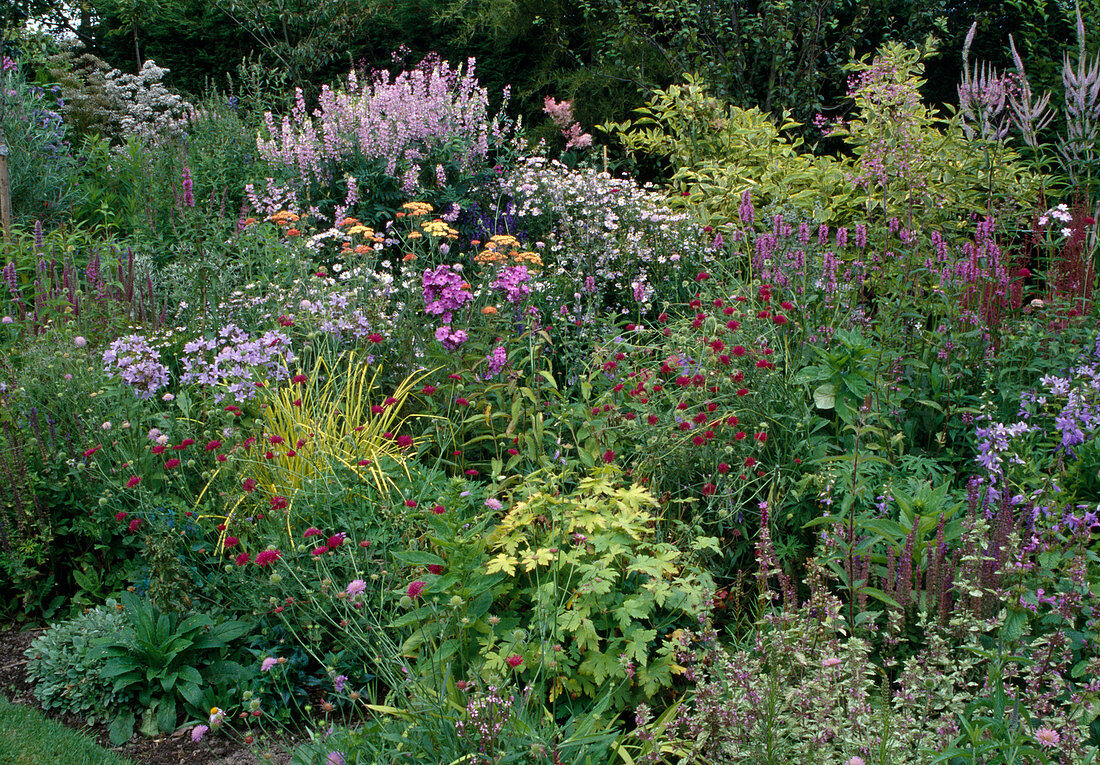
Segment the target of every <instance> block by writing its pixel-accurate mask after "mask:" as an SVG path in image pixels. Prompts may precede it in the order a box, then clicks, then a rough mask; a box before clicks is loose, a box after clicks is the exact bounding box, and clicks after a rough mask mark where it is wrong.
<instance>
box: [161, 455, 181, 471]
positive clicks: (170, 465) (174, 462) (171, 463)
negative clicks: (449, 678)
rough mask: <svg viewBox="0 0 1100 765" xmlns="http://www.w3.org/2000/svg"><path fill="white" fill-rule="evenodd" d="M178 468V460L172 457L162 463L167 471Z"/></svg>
mask: <svg viewBox="0 0 1100 765" xmlns="http://www.w3.org/2000/svg"><path fill="white" fill-rule="evenodd" d="M179 466H180V461H179V460H178V459H176V458H175V457H173V458H172V459H170V460H168V461H167V462H165V463H164V467H165V468H167V469H168V470H171V469H172V468H178V467H179Z"/></svg>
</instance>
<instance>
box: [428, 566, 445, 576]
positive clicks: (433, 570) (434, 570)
mask: <svg viewBox="0 0 1100 765" xmlns="http://www.w3.org/2000/svg"><path fill="white" fill-rule="evenodd" d="M428 573H429V574H435V575H436V576H439V575H440V574H442V573H443V566H441V565H439V564H438V563H429V564H428Z"/></svg>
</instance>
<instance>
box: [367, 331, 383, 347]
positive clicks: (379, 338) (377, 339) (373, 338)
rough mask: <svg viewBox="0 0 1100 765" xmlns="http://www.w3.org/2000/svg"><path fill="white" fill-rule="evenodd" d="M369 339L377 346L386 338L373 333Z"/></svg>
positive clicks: (368, 336)
mask: <svg viewBox="0 0 1100 765" xmlns="http://www.w3.org/2000/svg"><path fill="white" fill-rule="evenodd" d="M367 339H368V340H370V341H371V342H372V343H374V344H375V345H377V344H378V343H380V342H382V340H383V339H384V338H383V337H382V336H381V335H380V334H378V333H377V332H371V333H370V334H369V335H367Z"/></svg>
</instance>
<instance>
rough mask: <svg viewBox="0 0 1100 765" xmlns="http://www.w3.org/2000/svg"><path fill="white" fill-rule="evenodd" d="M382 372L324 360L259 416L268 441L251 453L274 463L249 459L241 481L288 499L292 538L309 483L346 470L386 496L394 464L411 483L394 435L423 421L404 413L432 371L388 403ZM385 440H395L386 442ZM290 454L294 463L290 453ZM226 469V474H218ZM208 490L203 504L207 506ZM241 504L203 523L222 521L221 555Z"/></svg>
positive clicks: (412, 379)
mask: <svg viewBox="0 0 1100 765" xmlns="http://www.w3.org/2000/svg"><path fill="white" fill-rule="evenodd" d="M380 371H381V370H380V369H379V368H372V367H371V366H369V365H367V364H357V363H356V357H355V354H354V353H351V354H348V355H346V356H341V357H340V358H339V359H338V360H337V361H336V362H335V363H334V364H332V365H329V364H328V363H326V362H325V361H323V360H321V361H319V362H318V363H317V365H316V366H314V368H313V371H312V373H311V374H310V375H309V378H308V379H307V380H306V382H304V383H301V384H290V385H283V386H281V387H280V388H278V389H276V390H270V391H269V392H268V395H267V400H266V402H265V405H264V407H263V409H262V410H261V419H262V422H263V426H264V430H263V438H262V440H259V439H258V440H257V442H256V443H255V444H254V445H253V446H252V451H253V452H255V451H259V452H260V453H261V454H262V453H263V452H264V451H267V450H270V451H272V452H274V453H275V457H274V458H273V459H270V460H268V459H263V458H260V459H253V460H250V461H249V462H248V463H247V467H246V468H245V470H244V475H245V476H246V477H250V478H252V479H254V480H255V481H256V492H257V494H261V493H263V494H266V495H268V496H270V497H276V496H281V497H286V499H287V501H288V506H287V507H286V509H285V510H284V512H285V513H286V533H287V537H288V539H290V540H293V539H294V533H293V530H292V528H291V520H292V517H293V509H294V499H295V496H296V495H297V494H298V493H299V492H300V491H301V490H302V489H303V488H304V487H305V486H306V485H307V484H309V483H311V482H314V481H318V480H330V479H334V478H335V472H336V471H337V470H338V469H339V468H344V469H346V470H347V471H349V472H350V473H351V474H353V475H355V476H356V477H357V478H358V479H359V480H360V481H363V482H366V483H370V484H371V485H373V487H374V488H375V489H377V490H378V492H379V493H380V494H385V493H386V492H387V491H388V490H390V489H392V488H393V486H394V483H393V479H392V477H391V476H390V475H389V474H387V472H386V469H385V466H386V465H390V466H392V465H396V466H397V467H398V468H399V469H400V470H402V471H403V472H404V473H405V475H406V476H408V467H407V466H406V464H405V463H406V454H405V450H403V449H402V448H401V447H399V446H398V445H397V436H398V435H400V434H401V429H402V428H403V427H404V426H405V425H406V424H407V423H408V422H409V421H410V420H412V419H414V418H417V417H420V416H423V415H413V416H400V414H399V412H400V411H401V409H402V408H403V406H404V404H405V401H406V399H407V398H408V397H409V395H410V394H412V392H413V390H414V388H415V387H416V385H417V384H418V383H419V382H420V381H421V380H423V379H424V378H425V377H426V376H427V375H428V374H429V372H419V373H416V374H413V375H410V376H409V377H406V378H405V380H404V381H403V382H402V383H401V384H400V385H398V386H397V389H396V390H394V391H393V392H392V393H390V394H389V395H388V396H387V395H383V394H381V393H380V392H379V391H378V388H377V386H376V382H377V380H378V375H379V374H380ZM389 397H392V398H393V399H395V403H393V404H390V405H388V406H385V408H384V410H383V411H382V412H381V413H376V414H375V413H372V412H371V406H372V405H375V404H379V405H382V404H384V401H385V399H386V398H389ZM299 401H300V404H298V403H297V402H299ZM386 433H390V434H391V435H392V437H391V438H385V437H384V434H386ZM270 436H279V437H281V438H282V439H283V442H282V443H281V444H278V445H277V446H272V445H271V444H270V443H269V441H268V438H269V437H270ZM299 440H301V441H303V443H302V445H301V446H298V445H297V443H298V441H299ZM414 447H415V443H414ZM290 450H293V452H294V455H293V456H290V455H289V454H288V451H290ZM382 463H385V465H383V464H382ZM222 469H225V468H220V469H219V470H218V471H217V472H221V470H222ZM217 472H216V473H215V474H214V476H213V477H212V478H211V480H210V483H213V481H214V479H215V478H216V477H217ZM210 483H208V484H207V487H206V488H204V489H203V493H202V494H200V495H199V499H198V501H201V500H202V496H203V495H204V494H205V493H206V489H208V488H209V487H210ZM243 500H244V497H243V496H242V497H240V498H238V499H236V500H235V501H234V502H233V503H232V506H231V507H230V508H229V509H228V511H227V512H226V514H225V515H224V516H203V517H217V518H219V519H221V520H222V523H223V524H224V528H223V530H222V532H221V534H220V535H219V538H218V545H217V552H218V553H220V552H221V551H222V550H224V547H225V538H226V536H227V535H228V534H229V529H230V527H231V525H232V520H233V517H234V514H235V513H236V512H237V509H238V508H239V507H240V505H241V503H242V501H243ZM198 501H197V502H196V504H197V503H198Z"/></svg>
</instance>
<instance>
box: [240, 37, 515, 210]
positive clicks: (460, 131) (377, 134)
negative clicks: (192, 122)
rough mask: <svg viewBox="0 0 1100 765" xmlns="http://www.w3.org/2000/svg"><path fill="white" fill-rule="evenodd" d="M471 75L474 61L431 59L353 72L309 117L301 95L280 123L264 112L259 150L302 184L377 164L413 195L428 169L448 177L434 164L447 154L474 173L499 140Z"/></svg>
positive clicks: (481, 91)
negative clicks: (365, 75)
mask: <svg viewBox="0 0 1100 765" xmlns="http://www.w3.org/2000/svg"><path fill="white" fill-rule="evenodd" d="M474 70H475V66H474V60H473V59H472V58H471V59H470V60H469V61H468V62H467V64H466V66H465V67H462V66H458V67H452V66H451V65H450V64H449V63H447V62H446V61H442V60H441V59H439V58H438V57H435V56H430V57H428V58H426V59H425V60H424V61H422V62H421V63H420V65H419V66H417V67H416V68H414V69H411V70H409V71H404V72H401V73H399V74H397V75H390V74H389V73H387V72H374V73H373V74H372V75H371V76H370V78H369V79H367V80H366V81H364V82H360V80H359V77H358V75H357V74H356V73H355V72H354V71H352V72H351V73H350V74H349V75H348V80H347V85H346V86H345V87H344V88H338V89H335V90H334V89H332V88H329V87H328V86H327V85H326V86H325V87H323V88H322V89H321V95H320V97H319V99H318V106H317V108H315V109H313V110H312V111H309V110H308V108H307V106H306V102H305V97H304V96H303V94H302V91H301V90H298V91H297V93H296V98H295V103H294V107H293V109H292V110H291V113H290V114H288V115H286V116H284V117H283V119H282V122H281V124H277V123H276V121H275V117H274V116H273V115H272V114H271V113H270V112H268V113H267V114H265V116H264V120H265V127H266V135H264V133H265V131H264V130H261V134H260V135H259V136H258V137H257V146H258V147H259V150H260V154H261V156H263V157H264V158H265V159H267V160H268V161H270V162H272V163H274V164H276V165H281V166H283V167H286V168H289V169H291V170H293V171H294V172H295V173H297V176H298V183H299V184H300V185H302V186H309V185H310V184H312V183H322V184H327V183H329V182H331V181H332V180H334V179H335V178H336V177H338V175H339V172H338V171H339V169H340V168H341V167H343V166H345V165H348V164H353V163H360V162H363V161H375V160H377V161H381V162H382V163H383V165H384V174H385V175H386V176H388V177H389V178H392V179H397V180H399V181H400V182H401V186H402V188H403V189H404V191H405V192H407V193H410V194H411V193H413V192H414V191H416V190H417V189H418V188H420V175H421V171H422V170H424V169H425V168H426V169H427V170H428V171H430V173H431V175H432V177H433V178H435V179H436V180H438V177H439V176H440V175H442V176H443V177H444V179H445V178H446V170H445V169H444V168H442V167H441V166H439V167H437V165H438V162H432V161H430V158H432V157H435V156H436V155H437V154H439V153H440V152H446V153H447V154H448V156H449V158H451V159H452V160H453V162H454V163H455V164H456V165H457V166H458V169H460V170H463V171H470V170H472V169H473V168H475V167H476V165H477V164H478V162H479V161H480V160H483V159H484V158H485V157H486V156H487V155H488V153H489V147H490V143H491V142H492V141H493V140H494V139H496V138H499V137H500V136H501V128H500V125H499V123H498V122H497V121H496V120H490V118H489V96H488V92H487V91H486V89H485V88H483V87H481V86H480V85H478V82H477V78H476V77H475V74H474Z"/></svg>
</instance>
